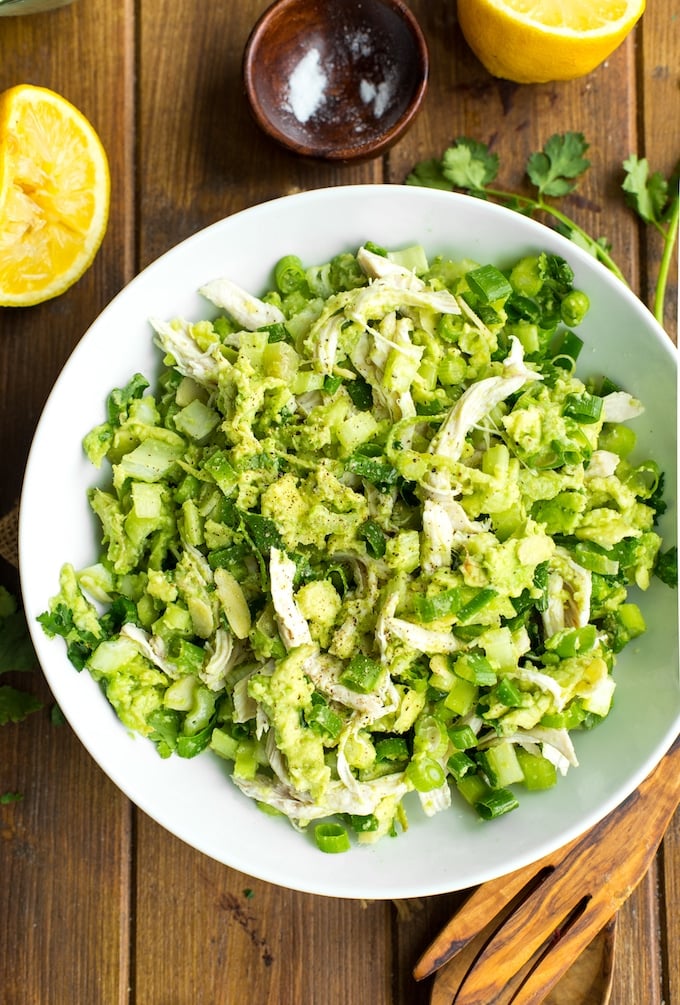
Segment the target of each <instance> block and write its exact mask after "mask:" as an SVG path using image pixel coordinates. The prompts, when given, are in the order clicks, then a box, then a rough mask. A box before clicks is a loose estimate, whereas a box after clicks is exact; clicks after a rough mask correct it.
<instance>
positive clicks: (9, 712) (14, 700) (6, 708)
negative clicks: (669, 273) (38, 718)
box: [0, 684, 42, 726]
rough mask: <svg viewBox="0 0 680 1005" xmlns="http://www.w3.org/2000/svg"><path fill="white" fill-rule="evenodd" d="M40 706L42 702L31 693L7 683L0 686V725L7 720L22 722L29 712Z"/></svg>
mask: <svg viewBox="0 0 680 1005" xmlns="http://www.w3.org/2000/svg"><path fill="white" fill-rule="evenodd" d="M40 708H42V704H41V703H40V702H39V701H38V699H37V698H34V696H33V695H32V694H28V693H27V692H26V691H19V690H18V689H17V688H15V687H10V686H9V684H3V685H2V686H1V687H0V726H5V725H6V724H7V723H8V722H23V720H24V719H25V718H26V717H27V716H29V715H30V714H31V712H37V711H38V709H40Z"/></svg>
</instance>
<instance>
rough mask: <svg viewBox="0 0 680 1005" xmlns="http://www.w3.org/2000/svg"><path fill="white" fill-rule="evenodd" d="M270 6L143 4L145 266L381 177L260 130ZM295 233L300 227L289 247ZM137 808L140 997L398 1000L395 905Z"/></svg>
mask: <svg viewBox="0 0 680 1005" xmlns="http://www.w3.org/2000/svg"><path fill="white" fill-rule="evenodd" d="M265 6H266V4H264V3H262V2H248V3H246V2H244V3H241V4H239V5H212V6H209V7H208V8H206V9H205V10H204V11H203V13H202V17H201V18H200V19H197V18H195V16H194V12H193V11H192V10H191V9H189V8H186V9H185V8H182V7H181V6H180V7H178V6H177V5H174V4H171V3H168V2H167V0H163V2H160V3H159V2H156V3H150V2H147V3H143V4H142V7H141V37H140V49H141V54H142V55H141V71H140V81H139V93H140V100H141V105H140V137H139V142H140V158H139V164H140V179H139V184H140V190H141V191H142V192H144V199H143V201H142V203H141V205H140V223H139V235H140V237H139V249H140V265H142V266H143V265H145V264H147V263H148V262H149V261H151V260H153V259H154V258H156V257H157V256H158V255H159V254H161V253H162V252H163V251H165V250H166V249H167V248H169V247H171V246H172V245H174V244H175V243H176V242H177V241H179V240H181V239H182V238H184V237H186V236H188V235H189V234H191V233H194V232H195V231H196V230H198V229H200V228H201V227H203V226H206V225H208V224H210V223H212V222H214V221H215V220H218V219H220V218H222V217H224V216H226V215H228V214H230V213H233V212H235V211H237V210H239V209H242V208H244V207H246V206H249V205H252V204H255V203H258V202H262V201H264V200H265V199H270V198H275V197H277V196H280V195H285V194H288V193H291V192H294V191H298V190H303V189H310V188H318V187H321V186H325V185H337V184H343V183H350V182H361V181H364V182H370V181H378V180H380V178H381V165H380V162H371V163H368V164H363V165H358V166H354V167H348V166H345V165H328V164H321V163H317V162H312V161H309V162H307V161H303V160H300V159H298V158H296V157H293V156H292V155H290V154H288V153H286V152H285V151H283V150H280V149H279V148H277V147H275V146H274V145H272V144H271V143H270V142H269V141H268V140H267V139H266V138H265V137H263V136H262V135H261V134H260V133H259V131H258V129H257V127H256V126H255V124H254V123H253V122H252V121H251V118H250V114H249V111H248V109H247V106H246V104H245V100H244V98H243V95H242V93H241V85H240V78H239V70H240V60H241V53H242V50H243V47H244V45H245V42H246V38H247V35H248V32H249V31H250V28H251V27H252V25H253V24H254V22H255V20H256V18H257V16H258V15H259V13H260V12H261V11H262V10H263V9H264V7H265ZM199 54H200V55H199ZM178 79H180V80H182V82H183V85H182V87H181V88H177V87H176V81H177V80H178ZM254 240H258V241H261V240H262V235H254ZM294 241H295V235H294V234H291V247H293V246H294ZM265 242H266V238H265ZM264 247H265V248H266V243H265V245H264ZM138 817H139V819H138V843H137V878H138V890H137V918H136V943H135V989H136V996H137V1000H138V1001H143V1002H144V1003H145V1005H147V1003H148V1005H154V1003H158V1005H166V1002H167V988H168V987H172V989H173V1005H183V1003H185V1002H186V1003H187V1005H188V1003H192V1005H193V1003H199V1002H206V1003H208V1002H210V1003H212V1002H215V1001H220V1003H225V1005H231V1003H234V1005H236V1003H240V1002H241V1001H242V998H243V989H244V987H246V988H247V993H248V997H249V1000H252V1001H258V1002H259V1001H262V1002H266V1001H269V1002H293V1001H304V1002H310V1003H317V1002H318V1003H319V1005H336V1003H337V1005H341V1003H342V1005H344V1003H345V1002H346V1001H362V1000H364V996H365V994H366V991H367V989H368V988H370V1000H371V1002H375V1003H376V1005H387V1003H389V1002H391V1001H392V996H391V987H392V973H391V963H392V960H391V936H390V918H391V907H390V905H389V904H380V903H378V904H370V905H366V906H363V905H362V904H360V903H357V902H352V901H342V900H335V899H333V898H314V897H310V896H308V895H304V894H298V893H295V892H291V891H285V890H280V889H278V888H276V887H274V886H271V885H269V884H266V883H260V882H257V881H255V880H252V879H250V878H248V877H245V876H243V875H242V874H240V873H238V872H235V871H233V870H230V869H227V868H225V867H223V866H221V865H219V864H218V863H215V862H213V861H211V860H209V859H207V858H206V857H204V856H202V855H200V854H199V853H197V852H194V851H193V850H192V849H189V848H187V847H186V846H184V845H182V844H181V843H180V842H178V841H177V840H176V839H174V838H172V837H171V836H170V835H168V834H167V833H166V832H165V831H163V830H161V828H159V827H157V826H156V825H155V824H153V822H152V821H150V820H148V819H147V818H146V817H145V816H144V815H143V814H139V815H138ZM329 867H330V864H329ZM168 877H177V882H176V883H175V884H174V885H173V884H172V883H168V881H167V879H168ZM245 890H252V892H253V895H252V897H248V896H246V894H245V893H244V891H245ZM160 942H162V944H163V945H164V953H163V954H162V955H161V956H159V954H158V952H157V946H158V945H159V943H160ZM188 959H190V960H191V961H192V965H191V967H187V966H186V961H187V960H188ZM312 961H313V962H312ZM230 974H232V975H233V974H237V975H238V978H237V979H236V980H231V979H230V976H229V975H230ZM197 975H200V979H197Z"/></svg>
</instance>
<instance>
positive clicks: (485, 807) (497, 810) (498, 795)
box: [475, 789, 519, 820]
mask: <svg viewBox="0 0 680 1005" xmlns="http://www.w3.org/2000/svg"><path fill="white" fill-rule="evenodd" d="M518 806H519V802H518V801H517V797H516V796H515V795H514V793H512V792H511V791H510V790H509V789H492V790H491V791H490V792H489V793H488V794H487V795H485V796H484V797H483V798H482V799H479V800H478V801H477V802H476V803H475V809H476V810H477V813H478V814H479V815H480V817H482V818H483V819H484V820H495V819H496V818H497V817H500V816H503V814H504V813H509V812H510V810H516V809H517V807H518Z"/></svg>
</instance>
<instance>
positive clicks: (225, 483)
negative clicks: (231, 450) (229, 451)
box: [203, 450, 238, 496]
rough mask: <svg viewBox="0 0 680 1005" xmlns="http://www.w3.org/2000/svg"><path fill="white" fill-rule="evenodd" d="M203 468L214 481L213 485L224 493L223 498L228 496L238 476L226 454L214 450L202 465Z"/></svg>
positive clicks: (234, 486)
mask: <svg viewBox="0 0 680 1005" xmlns="http://www.w3.org/2000/svg"><path fill="white" fill-rule="evenodd" d="M203 468H204V470H205V471H207V472H208V473H209V474H210V475H212V477H213V478H214V480H215V483H216V484H217V486H218V487H219V488H220V490H221V491H222V492H224V494H225V496H228V495H230V494H231V493H232V492H233V490H234V489H235V488H236V485H237V483H238V475H237V474H236V471H235V470H234V468H233V466H232V464H231V463H230V461H229V459H228V458H227V456H226V454H224V453H223V451H221V450H216V451H215V452H214V453H213V454H211V455H210V457H208V459H207V460H206V461H204V463H203Z"/></svg>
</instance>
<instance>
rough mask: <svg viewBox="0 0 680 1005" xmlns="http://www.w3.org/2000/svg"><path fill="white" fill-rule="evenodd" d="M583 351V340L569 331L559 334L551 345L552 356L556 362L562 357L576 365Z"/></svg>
mask: <svg viewBox="0 0 680 1005" xmlns="http://www.w3.org/2000/svg"><path fill="white" fill-rule="evenodd" d="M582 349H583V339H582V338H579V336H578V335H576V334H575V333H574V332H572V331H568V330H564V331H561V332H559V333H558V334H557V335H556V336H555V338H554V339H553V340H552V342H551V343H550V354H551V356H552V358H553V360H555V361H557V360H558V359H559V358H560V357H562V358H567V359H570V360H572V362H574V363H575V362H576V360H577V359H578V357H579V355H580V353H581V350H582Z"/></svg>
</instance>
